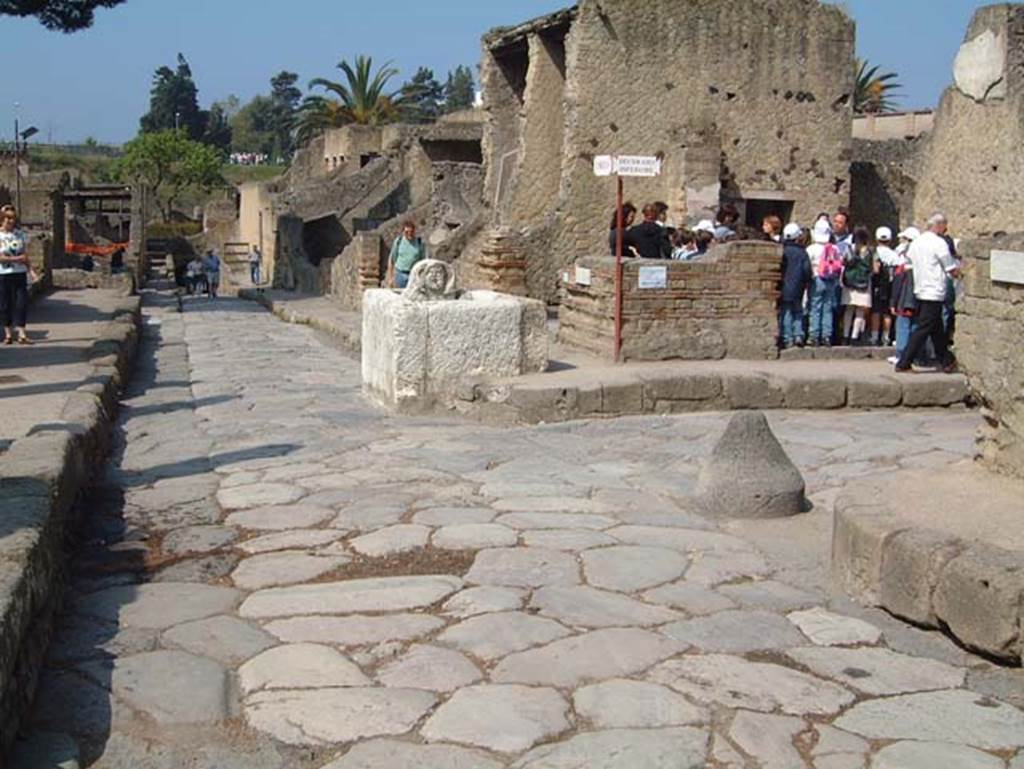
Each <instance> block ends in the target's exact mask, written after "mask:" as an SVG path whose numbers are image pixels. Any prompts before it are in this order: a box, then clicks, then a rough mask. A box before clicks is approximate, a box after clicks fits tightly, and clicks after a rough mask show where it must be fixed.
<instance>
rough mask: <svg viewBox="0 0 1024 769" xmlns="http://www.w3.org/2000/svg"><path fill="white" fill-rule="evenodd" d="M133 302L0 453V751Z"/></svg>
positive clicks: (98, 436)
mask: <svg viewBox="0 0 1024 769" xmlns="http://www.w3.org/2000/svg"><path fill="white" fill-rule="evenodd" d="M140 307H141V305H140V300H139V298H138V297H131V298H126V299H125V300H124V301H123V302H122V303H121V305H120V307H119V309H118V310H117V311H116V312H115V314H114V318H113V320H111V321H110V322H109V323H108V324H107V326H106V327H105V328H104V329H103V330H102V331H101V333H100V335H99V336H98V338H97V339H96V340H95V341H94V342H93V344H92V345H91V347H90V348H89V351H88V360H89V362H90V363H91V364H92V372H91V374H90V375H89V376H88V377H87V378H86V379H85V381H84V382H83V383H82V384H81V385H80V386H79V387H78V388H76V389H75V390H74V391H72V392H71V393H70V394H69V396H68V399H67V401H66V402H65V404H64V407H63V409H62V411H61V414H60V418H59V420H57V421H55V422H51V423H46V424H40V425H36V426H35V427H34V428H33V431H32V433H30V434H29V435H28V436H26V437H24V438H20V439H18V440H16V441H15V442H14V443H13V444H12V445H11V447H10V448H9V449H8V450H7V452H6V453H5V454H4V456H3V461H2V462H0V756H2V755H4V753H5V752H6V750H8V749H9V748H10V745H11V744H12V743H13V741H14V738H15V736H16V735H17V730H18V724H19V719H20V717H21V715H22V714H23V713H26V712H28V708H29V705H30V703H31V700H32V696H33V693H34V691H35V685H36V680H37V678H38V674H39V670H40V668H41V667H42V662H43V657H44V655H45V653H46V648H47V646H48V643H49V638H50V634H51V632H52V629H53V623H54V618H55V615H56V612H57V610H58V608H59V606H60V603H61V599H62V596H63V588H64V580H65V571H66V568H65V559H64V548H65V543H66V540H67V537H68V535H69V533H70V532H71V531H72V530H73V526H74V520H73V519H72V513H73V508H74V504H75V501H76V499H77V498H78V496H79V495H80V493H81V492H82V491H83V490H84V489H86V488H88V487H89V486H90V485H91V484H92V483H93V481H94V480H95V478H94V475H93V474H94V472H95V468H97V467H102V465H103V462H104V461H105V459H106V457H107V454H108V453H109V451H110V442H111V431H112V428H113V426H114V421H115V418H116V414H117V403H118V396H119V393H120V391H121V388H122V386H123V385H124V383H125V382H126V381H127V379H128V377H129V375H130V373H131V366H132V363H133V360H134V356H135V351H136V349H137V347H138V340H139V333H140V327H141V311H140Z"/></svg>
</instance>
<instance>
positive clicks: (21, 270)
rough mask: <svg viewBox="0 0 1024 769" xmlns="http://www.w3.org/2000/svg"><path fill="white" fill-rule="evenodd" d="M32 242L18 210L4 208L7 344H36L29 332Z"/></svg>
mask: <svg viewBox="0 0 1024 769" xmlns="http://www.w3.org/2000/svg"><path fill="white" fill-rule="evenodd" d="M27 247H28V238H27V237H26V235H25V233H24V232H22V230H21V229H20V228H19V227H18V212H17V211H16V210H15V208H14V206H4V207H3V208H0V320H2V321H3V325H4V342H3V343H4V344H7V345H10V344H14V340H15V336H14V334H15V331H17V341H18V344H32V341H31V340H30V339H29V338H28V332H27V331H26V330H25V326H26V325H27V318H28V273H29V263H28V256H27V255H26V254H25V249H26V248H27Z"/></svg>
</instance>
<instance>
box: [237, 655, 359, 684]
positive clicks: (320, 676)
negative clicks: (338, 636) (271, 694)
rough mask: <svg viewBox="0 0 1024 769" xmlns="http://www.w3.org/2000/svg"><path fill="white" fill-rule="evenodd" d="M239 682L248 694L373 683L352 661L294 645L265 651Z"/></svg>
mask: <svg viewBox="0 0 1024 769" xmlns="http://www.w3.org/2000/svg"><path fill="white" fill-rule="evenodd" d="M238 680H239V683H240V684H241V687H242V692H243V693H244V694H252V693H253V692H256V691H259V690H261V689H323V688H328V687H336V686H369V685H370V684H371V683H372V682H371V681H370V679H369V678H367V677H366V676H365V675H363V672H362V671H361V670H360V669H359V667H358V666H357V665H356V664H355V663H353V662H352V661H350V660H349V659H348V658H346V657H345V656H343V655H342V654H340V653H338V652H337V651H335V650H334V649H332V648H330V647H328V646H318V645H316V644H290V645H287V646H277V647H275V648H273V649H270V650H268V651H265V652H263V653H262V654H260V655H259V656H257V657H254V658H253V659H251V660H249V661H248V662H246V663H245V664H244V665H242V667H241V668H239V670H238Z"/></svg>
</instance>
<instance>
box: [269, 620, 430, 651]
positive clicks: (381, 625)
mask: <svg viewBox="0 0 1024 769" xmlns="http://www.w3.org/2000/svg"><path fill="white" fill-rule="evenodd" d="M264 627H265V628H266V630H267V632H269V633H272V634H274V635H275V636H277V637H278V638H279V639H281V640H282V641H285V642H286V643H325V644H332V645H334V646H366V645H369V644H379V643H386V642H388V641H412V640H415V639H417V638H420V637H422V636H425V635H427V634H429V633H433V632H434V631H435V630H437V629H438V628H441V627H444V620H442V619H439V618H438V617H432V616H430V615H427V614H384V615H379V616H364V615H358V614H357V615H353V616H351V617H294V618H292V619H279V620H274V621H273V622H268V623H267V624H266V625H265V626H264Z"/></svg>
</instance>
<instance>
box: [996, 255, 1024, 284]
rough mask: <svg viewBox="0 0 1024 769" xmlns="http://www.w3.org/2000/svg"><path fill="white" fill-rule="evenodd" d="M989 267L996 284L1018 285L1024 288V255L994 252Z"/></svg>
mask: <svg viewBox="0 0 1024 769" xmlns="http://www.w3.org/2000/svg"><path fill="white" fill-rule="evenodd" d="M989 266H990V267H991V269H992V281H993V282H994V283H1017V284H1018V285H1022V286H1024V253H1022V252H1020V251H993V252H992V256H991V262H990V265H989Z"/></svg>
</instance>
